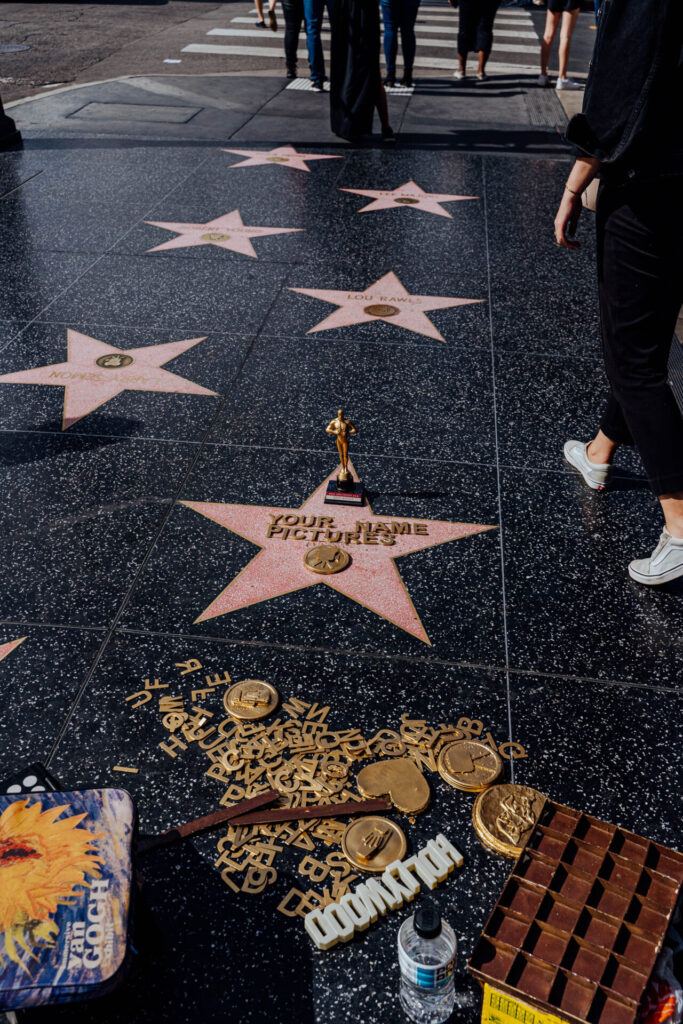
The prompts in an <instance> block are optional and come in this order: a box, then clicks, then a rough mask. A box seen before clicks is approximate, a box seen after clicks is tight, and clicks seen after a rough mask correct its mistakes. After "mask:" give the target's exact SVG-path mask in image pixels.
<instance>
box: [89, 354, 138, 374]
mask: <svg viewBox="0 0 683 1024" xmlns="http://www.w3.org/2000/svg"><path fill="white" fill-rule="evenodd" d="M134 362H135V360H134V359H133V357H132V356H129V355H127V354H126V353H125V352H107V353H106V354H105V355H103V356H100V357H99V358H98V359H96V360H95V365H96V366H101V367H102V369H103V370H121V369H122V368H123V367H124V366H130V364H131V363H134Z"/></svg>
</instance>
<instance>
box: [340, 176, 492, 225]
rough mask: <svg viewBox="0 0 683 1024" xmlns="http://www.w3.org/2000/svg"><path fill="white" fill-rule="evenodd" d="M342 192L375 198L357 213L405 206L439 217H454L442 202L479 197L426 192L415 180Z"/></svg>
mask: <svg viewBox="0 0 683 1024" xmlns="http://www.w3.org/2000/svg"><path fill="white" fill-rule="evenodd" d="M339 191H340V192H353V193H354V195H357V196H368V198H369V199H374V202H373V203H368V205H367V206H363V207H362V208H361V209H360V210H357V211H356V212H357V213H369V212H370V211H371V210H389V209H392V208H393V207H396V206H398V207H399V208H401V207H403V208H405V209H407V210H424V211H425V213H435V214H436V215H437V216H438V217H448V218H449V219H450V220H452V219H453V217H452V214H450V213H449V212H448V210H444V208H443V207H442V206H441V203H455V202H459V201H461V200H463V199H478V198H479V196H458V195H447V194H446V193H441V192H425V191H424V190H423V189H421V188H420V186H419V185H418V184H416V182H414V181H407V182H406V183H405V185H399V186H398V188H395V189H391V190H388V189H380V190H374V189H368V188H340V189H339Z"/></svg>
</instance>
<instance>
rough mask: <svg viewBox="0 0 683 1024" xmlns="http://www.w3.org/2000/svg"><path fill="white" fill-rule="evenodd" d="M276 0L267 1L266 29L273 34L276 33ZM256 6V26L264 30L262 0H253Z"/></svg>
mask: <svg viewBox="0 0 683 1024" xmlns="http://www.w3.org/2000/svg"><path fill="white" fill-rule="evenodd" d="M276 3H277V0H268V27H269V28H270V29H272V31H273V32H277V17H276V14H275V4H276ZM254 4H255V6H256V16H257V18H258V20H257V22H256V24H257V26H258V27H259V28H265V27H266V22H265V19H264V17H263V0H254Z"/></svg>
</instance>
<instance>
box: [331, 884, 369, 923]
mask: <svg viewBox="0 0 683 1024" xmlns="http://www.w3.org/2000/svg"><path fill="white" fill-rule="evenodd" d="M339 906H340V907H342V908H343V909H344V910H345V911H346V914H347V916H348V917H350V918H351V920H352V921H353V926H354V928H356V929H357V930H358V931H359V932H362V931H365V929H366V928H367V926H368V925H369V924H370V914H369V912H368V908H367V907H366V906H365V904H364V903H363V901H362V899H361V898H360V896H356V894H355V892H347V893H346V895H345V896H342V898H341V899H340V900H339Z"/></svg>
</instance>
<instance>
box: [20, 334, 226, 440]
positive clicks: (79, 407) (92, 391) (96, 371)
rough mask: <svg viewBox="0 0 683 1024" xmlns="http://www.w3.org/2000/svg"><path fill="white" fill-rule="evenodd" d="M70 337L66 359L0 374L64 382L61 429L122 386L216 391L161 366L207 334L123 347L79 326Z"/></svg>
mask: <svg viewBox="0 0 683 1024" xmlns="http://www.w3.org/2000/svg"><path fill="white" fill-rule="evenodd" d="M66 337H67V358H66V362H65V363H52V364H50V365H49V366H37V367H35V369H32V370H19V371H17V372H16V373H6V374H4V375H3V376H0V383H4V384H51V385H53V386H54V387H62V388H64V413H63V417H62V430H66V429H67V428H68V427H70V426H72V425H73V424H74V423H76V422H77V421H78V420H80V419H82V418H83V417H84V416H87V415H88V413H91V412H93V411H94V410H95V409H99V407H100V406H101V405H104V404H105V402H109V401H110V400H111V399H112V398H115V397H116V396H117V395H120V394H121V392H122V391H161V392H166V393H169V394H184V395H215V394H216V392H215V391H209V389H208V388H203V387H202V386H201V385H200V384H194V383H193V382H192V381H190V380H185V378H184V377H179V376H178V375H177V374H175V373H171V371H170V370H163V369H162V368H161V367H162V366H163V364H164V363H167V362H168V361H169V359H175V357H176V356H179V355H181V354H182V353H183V352H186V351H187V350H188V349H189V348H192V347H193V346H194V345H198V344H199V342H200V341H204V338H188V339H187V340H185V341H171V342H168V343H167V344H164V345H145V346H144V347H143V348H128V349H120V348H115V347H114V346H113V345H107V344H106V342H104V341H97V339H96V338H89V337H88V335H87V334H79V332H78V331H72V330H68V331H67V332H66Z"/></svg>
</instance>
